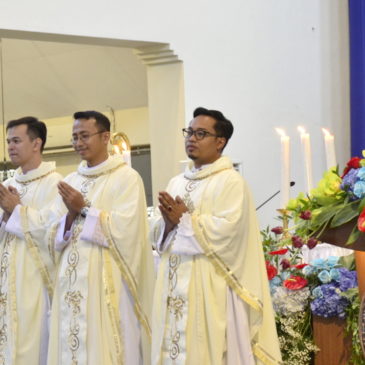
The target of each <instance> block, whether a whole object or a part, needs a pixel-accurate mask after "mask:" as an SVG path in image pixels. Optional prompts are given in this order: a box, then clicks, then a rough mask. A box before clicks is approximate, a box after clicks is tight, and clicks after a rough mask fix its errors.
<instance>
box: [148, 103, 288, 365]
mask: <svg viewBox="0 0 365 365" xmlns="http://www.w3.org/2000/svg"><path fill="white" fill-rule="evenodd" d="M232 133H233V126H232V124H231V122H230V121H228V120H227V119H226V118H225V117H224V115H223V114H222V113H221V112H219V111H215V110H207V109H205V108H198V109H196V110H195V112H194V119H193V120H192V121H191V122H190V125H189V127H188V128H187V129H183V134H184V136H185V149H186V153H187V155H188V157H189V158H190V159H191V160H192V161H191V163H190V165H189V166H188V167H187V168H186V170H185V172H184V173H183V174H181V175H178V176H176V177H175V178H173V179H172V180H171V181H170V183H169V184H168V186H167V189H166V191H165V192H160V193H159V210H160V212H161V217H160V218H159V219H157V221H156V225H155V227H154V229H153V231H152V233H151V235H152V236H153V240H154V243H155V247H156V249H157V250H158V251H159V252H160V254H161V262H160V265H159V272H158V277H157V282H156V287H155V295H154V307H153V317H152V318H153V321H152V333H153V337H152V364H153V365H160V364H174V365H175V364H176V365H180V364H181V365H183V364H184V365H202V364H206V365H208V364H209V365H222V364H225V365H226V364H228V365H243V364H244V365H253V364H278V363H280V361H281V355H280V349H279V342H278V337H277V333H276V328H275V320H274V313H273V309H272V305H271V299H270V293H269V287H268V280H267V274H266V269H265V263H264V256H263V252H262V246H261V242H260V234H259V229H258V225H257V221H256V216H255V209H254V207H253V205H252V199H251V195H250V192H249V189H248V187H247V184H246V182H245V181H244V180H243V179H242V177H241V176H240V175H239V174H238V173H237V172H236V171H235V170H234V169H233V166H232V162H231V161H230V159H229V158H228V157H224V156H221V154H222V151H223V149H224V147H225V146H226V144H227V142H228V140H229V138H230V137H231V135H232Z"/></svg>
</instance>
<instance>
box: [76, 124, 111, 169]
mask: <svg viewBox="0 0 365 365" xmlns="http://www.w3.org/2000/svg"><path fill="white" fill-rule="evenodd" d="M109 137H110V133H109V132H100V131H99V130H98V127H97V125H96V121H95V119H94V118H91V119H76V120H75V122H74V125H73V128H72V139H73V140H74V143H73V147H74V149H75V151H76V152H77V153H78V154H79V155H80V157H81V158H82V159H83V160H86V161H87V163H88V165H90V166H94V165H95V164H96V163H97V162H98V161H99V160H100V156H104V155H105V154H106V153H107V148H108V142H109Z"/></svg>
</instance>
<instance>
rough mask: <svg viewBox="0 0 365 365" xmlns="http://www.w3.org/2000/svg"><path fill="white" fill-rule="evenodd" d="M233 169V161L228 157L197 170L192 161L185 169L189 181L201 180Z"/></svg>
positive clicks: (185, 175)
mask: <svg viewBox="0 0 365 365" xmlns="http://www.w3.org/2000/svg"><path fill="white" fill-rule="evenodd" d="M232 168H233V165H232V161H231V160H230V158H229V157H227V156H222V157H220V158H218V160H216V161H214V162H213V163H211V164H208V165H203V166H202V168H201V169H196V168H195V167H194V163H193V161H190V163H189V165H188V166H187V167H186V169H185V172H184V177H185V178H186V179H189V180H201V179H205V178H206V177H209V176H211V175H213V174H216V173H218V172H220V171H223V170H227V169H232Z"/></svg>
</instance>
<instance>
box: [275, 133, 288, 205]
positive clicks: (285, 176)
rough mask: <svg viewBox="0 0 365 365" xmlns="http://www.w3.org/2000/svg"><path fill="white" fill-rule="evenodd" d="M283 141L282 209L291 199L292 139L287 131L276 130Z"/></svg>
mask: <svg viewBox="0 0 365 365" xmlns="http://www.w3.org/2000/svg"><path fill="white" fill-rule="evenodd" d="M276 131H277V132H278V133H279V135H280V136H281V137H280V140H281V183H280V207H281V208H283V209H284V208H286V206H287V205H288V202H289V198H290V191H289V190H290V138H289V137H288V136H287V135H286V134H285V131H284V130H283V129H280V128H276Z"/></svg>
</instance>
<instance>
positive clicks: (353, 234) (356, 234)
mask: <svg viewBox="0 0 365 365" xmlns="http://www.w3.org/2000/svg"><path fill="white" fill-rule="evenodd" d="M360 233H361V232H360V231H359V230H358V229H357V224H355V227H354V228H353V229H352V231H351V234H350V236H349V238H348V239H347V242H346V245H351V244H352V243H354V242H355V241H356V240H357V239H358V238H359V237H360Z"/></svg>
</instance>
